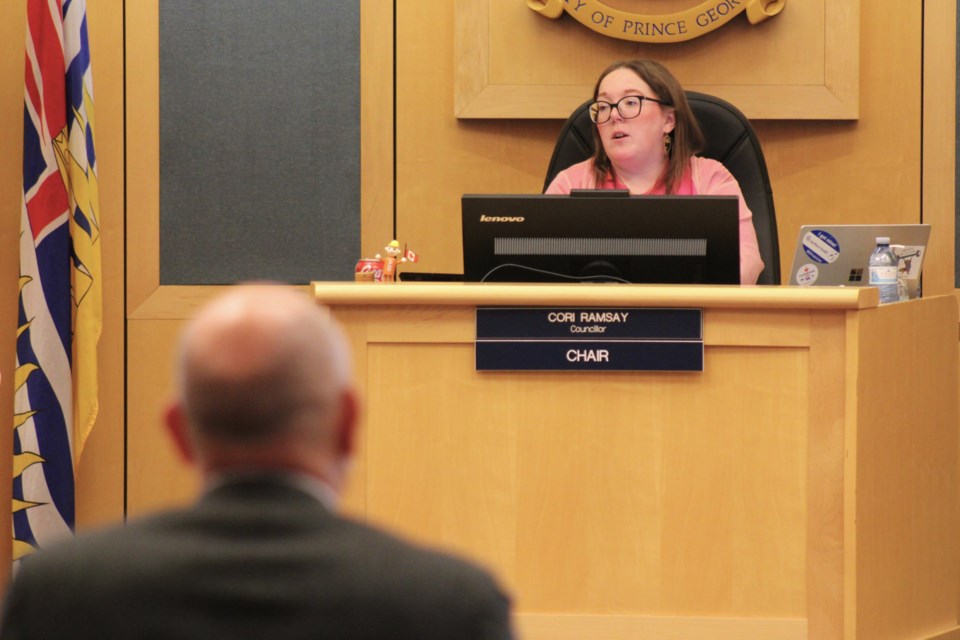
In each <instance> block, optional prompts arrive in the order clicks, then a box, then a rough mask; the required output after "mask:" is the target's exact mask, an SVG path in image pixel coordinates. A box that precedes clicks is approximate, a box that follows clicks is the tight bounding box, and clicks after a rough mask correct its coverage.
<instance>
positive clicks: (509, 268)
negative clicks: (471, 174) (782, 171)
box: [462, 190, 740, 284]
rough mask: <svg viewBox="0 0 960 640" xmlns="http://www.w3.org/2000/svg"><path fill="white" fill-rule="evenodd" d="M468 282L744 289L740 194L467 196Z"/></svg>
mask: <svg viewBox="0 0 960 640" xmlns="http://www.w3.org/2000/svg"><path fill="white" fill-rule="evenodd" d="M462 216H463V273H464V280H465V281H467V282H636V283H659V284H739V283H740V225H739V205H738V200H737V198H736V197H735V196H631V195H628V194H627V193H626V192H625V191H624V192H613V191H610V190H605V191H604V190H598V191H590V192H584V191H579V192H575V193H573V194H571V195H539V194H538V195H478V194H468V195H464V196H463V199H462Z"/></svg>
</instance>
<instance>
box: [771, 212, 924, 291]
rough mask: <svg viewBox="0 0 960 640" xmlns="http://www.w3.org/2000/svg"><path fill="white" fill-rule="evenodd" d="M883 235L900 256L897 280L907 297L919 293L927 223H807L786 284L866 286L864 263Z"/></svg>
mask: <svg viewBox="0 0 960 640" xmlns="http://www.w3.org/2000/svg"><path fill="white" fill-rule="evenodd" d="M880 236H887V237H889V238H890V245H891V247H892V248H893V250H894V252H895V253H897V255H899V256H900V277H901V278H902V279H903V280H904V282H905V283H906V285H907V291H908V292H909V293H910V297H911V298H916V297H918V296H919V293H920V271H921V270H922V269H923V259H924V258H925V257H926V253H927V243H928V242H929V240H930V225H928V224H823V225H815V224H808V225H804V226H802V227H800V235H799V236H798V237H797V248H796V250H795V251H794V254H793V266H792V267H791V269H790V284H795V285H800V286H811V285H816V286H854V287H863V286H866V285H867V283H868V280H869V279H868V277H867V261H868V260H869V258H870V253H871V252H872V251H873V250H874V248H875V247H876V246H877V238H878V237H880Z"/></svg>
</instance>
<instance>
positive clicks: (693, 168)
mask: <svg viewBox="0 0 960 640" xmlns="http://www.w3.org/2000/svg"><path fill="white" fill-rule="evenodd" d="M615 187H621V188H622V187H623V185H620V184H616V183H614V182H613V181H612V180H608V181H607V182H605V183H604V184H602V185H600V188H601V189H613V188H615ZM596 188H597V185H596V181H595V180H594V178H593V160H585V161H583V162H580V163H578V164H575V165H573V166H572V167H570V168H568V169H565V170H563V171H561V172H560V173H558V174H557V177H556V178H554V179H553V182H551V183H550V186H549V187H547V191H546V192H547V193H559V194H567V193H570V190H571V189H596ZM657 191H659V192H660V193H663V187H662V185H660V186H659V188H654V189H653V190H652V191H651V192H650V193H649V194H644V195H656V194H657ZM676 195H708V196H737V198H738V199H739V200H740V284H756V283H757V278H759V277H760V272H761V271H763V260H762V259H761V258H760V247H759V246H758V245H757V231H756V229H754V228H753V213H751V212H750V209H749V208H748V207H747V203H746V202H745V201H744V199H743V194H742V193H741V192H740V185H739V184H737V180H736V179H735V178H734V177H733V175H731V174H730V172H729V171H727V168H726V167H724V166H723V165H722V164H720V163H719V162H717V161H716V160H711V159H710V158H700V157H696V156H695V157H693V158H691V160H690V171H689V172H688V173H687V174H685V175H684V177H683V180H681V183H680V185H679V186H678V187H677V189H676Z"/></svg>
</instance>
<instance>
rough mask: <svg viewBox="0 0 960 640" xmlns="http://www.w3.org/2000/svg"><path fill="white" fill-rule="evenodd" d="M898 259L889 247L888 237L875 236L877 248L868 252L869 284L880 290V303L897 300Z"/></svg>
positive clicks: (898, 293) (898, 295) (898, 297)
mask: <svg viewBox="0 0 960 640" xmlns="http://www.w3.org/2000/svg"><path fill="white" fill-rule="evenodd" d="M899 268H900V260H899V259H898V258H897V256H896V255H895V254H894V253H893V249H891V248H890V238H877V248H876V249H874V250H873V253H871V254H870V265H869V269H868V270H869V272H870V286H871V287H876V288H878V289H879V290H880V304H886V303H888V302H898V301H899V300H900V292H899V290H898V288H897V272H898V271H899Z"/></svg>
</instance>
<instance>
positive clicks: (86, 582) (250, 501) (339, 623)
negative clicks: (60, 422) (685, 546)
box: [0, 480, 512, 640]
mask: <svg viewBox="0 0 960 640" xmlns="http://www.w3.org/2000/svg"><path fill="white" fill-rule="evenodd" d="M5 604H6V606H5V611H4V614H3V618H4V619H3V622H2V632H0V638H2V640H13V639H26V638H44V639H57V640H69V639H74V638H76V639H91V640H93V639H97V640H107V639H126V638H143V639H157V640H176V639H194V638H196V639H197V640H201V639H202V640H211V639H220V638H259V639H263V640H285V639H287V638H390V639H392V640H402V639H405V638H409V639H411V640H414V639H415V640H429V639H431V638H437V639H440V638H464V639H467V638H484V639H486V638H510V637H512V636H511V631H510V621H509V607H510V605H509V602H508V599H507V597H506V596H505V595H504V594H503V592H502V591H501V590H500V588H499V587H498V586H497V585H496V584H495V582H494V580H493V579H492V578H491V577H490V575H489V574H487V573H486V572H485V571H483V570H481V569H479V568H477V567H475V566H473V565H471V564H468V563H467V562H464V561H462V560H458V559H455V558H453V557H451V556H446V555H442V554H439V553H436V552H432V551H428V550H426V549H421V548H417V547H415V546H412V545H410V544H407V543H405V542H402V541H400V540H398V539H397V538H394V537H392V536H390V535H387V534H385V533H383V532H380V531H377V530H375V529H372V528H370V527H367V526H365V525H362V524H359V523H357V522H353V521H351V520H348V519H345V518H342V517H340V516H337V515H334V514H333V513H332V512H330V511H329V510H328V509H327V508H326V507H324V506H323V504H322V503H321V502H320V501H318V500H317V499H316V498H315V497H314V496H312V495H309V494H308V493H306V492H303V491H301V490H299V489H296V488H294V487H292V486H290V485H285V484H283V483H280V482H274V481H263V480H258V481H256V482H251V481H247V482H234V483H230V484H227V485H224V486H221V487H219V488H217V489H214V490H213V491H211V492H210V493H208V494H207V495H205V496H204V497H203V498H202V499H201V500H200V501H199V503H198V504H197V505H195V506H194V507H192V508H190V509H187V510H183V511H176V512H171V513H168V514H164V515H159V516H155V517H152V518H149V519H145V520H140V521H134V522H131V523H130V524H129V525H127V526H125V527H120V528H116V529H111V530H107V531H104V532H102V533H98V534H91V535H87V536H79V537H78V538H77V539H76V540H75V541H73V542H71V543H68V544H66V545H61V546H59V547H54V548H51V549H50V550H45V551H40V552H38V553H37V554H35V555H34V556H32V557H30V558H28V559H27V560H25V561H24V562H23V564H22V566H21V568H20V571H19V572H18V575H17V577H16V579H15V580H14V583H13V584H12V585H11V589H10V592H9V593H8V596H7V600H6V603H5Z"/></svg>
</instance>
